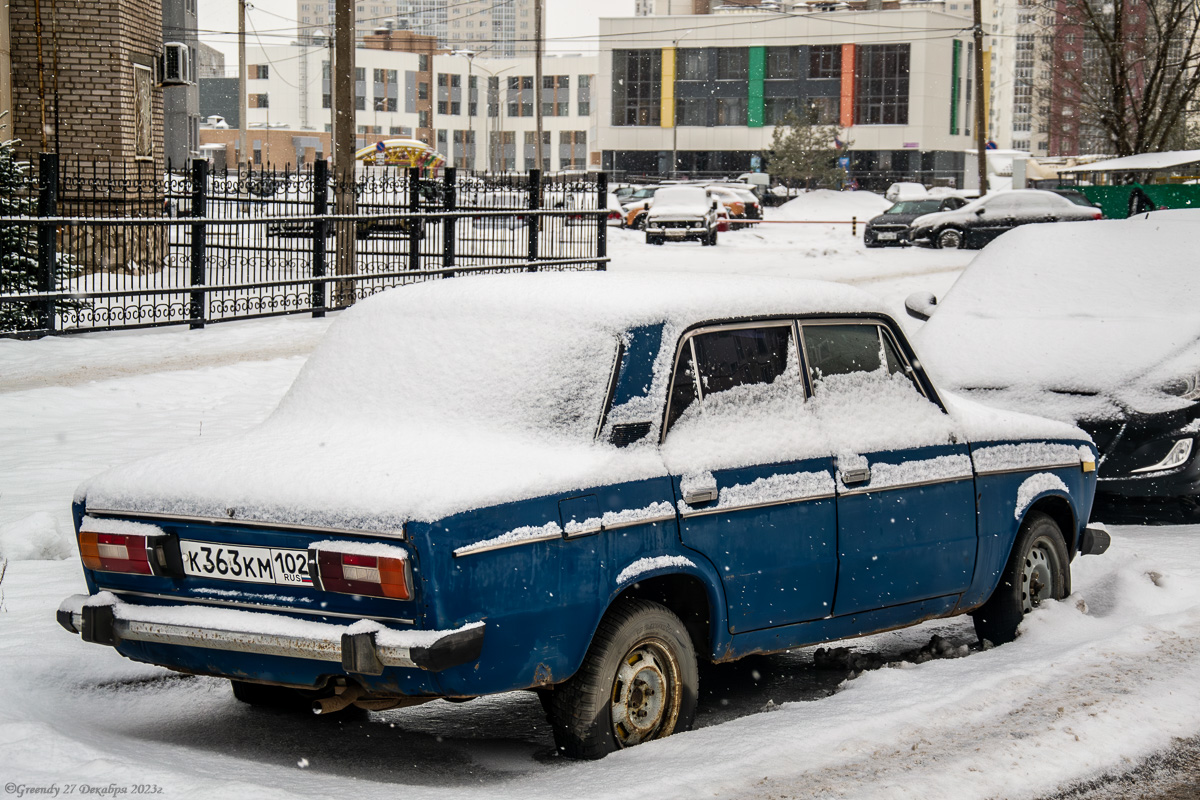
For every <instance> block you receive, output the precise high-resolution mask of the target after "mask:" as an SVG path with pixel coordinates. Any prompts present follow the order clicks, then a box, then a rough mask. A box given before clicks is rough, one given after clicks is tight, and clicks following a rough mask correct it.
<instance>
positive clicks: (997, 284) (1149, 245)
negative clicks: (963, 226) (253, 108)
mask: <svg viewBox="0 0 1200 800" xmlns="http://www.w3.org/2000/svg"><path fill="white" fill-rule="evenodd" d="M1195 230H1196V229H1195V226H1194V225H1192V224H1189V223H1188V222H1185V221H1184V220H1183V219H1174V220H1172V219H1169V218H1168V219H1164V220H1163V221H1161V222H1160V223H1159V224H1153V222H1152V221H1147V220H1112V221H1101V222H1094V223H1090V224H1088V225H1029V226H1024V227H1020V228H1017V229H1016V230H1013V231H1010V232H1008V233H1006V234H1004V236H1002V237H1001V238H999V239H997V240H996V241H995V242H994V243H992V244H991V245H989V246H988V247H987V248H986V249H985V250H984V251H983V252H982V253H980V255H979V256H977V257H976V259H975V260H974V261H973V262H972V263H971V265H970V266H968V267H967V269H966V270H965V271H964V272H963V274H962V275H961V276H960V277H959V279H958V281H957V282H956V283H955V284H954V286H953V287H951V289H950V291H949V292H948V293H947V294H946V296H945V298H944V299H943V300H942V301H941V302H940V303H939V305H938V307H937V311H936V312H935V313H934V314H933V316H932V318H931V319H930V320H929V322H928V323H926V325H925V326H924V327H923V328H922V329H921V331H920V332H919V334H918V337H917V341H918V343H919V346H920V351H921V355H922V358H923V361H924V363H925V365H926V367H927V368H928V369H929V371H930V372H931V374H932V375H933V376H934V378H935V379H936V380H937V381H938V382H939V383H940V384H941V385H943V386H947V387H955V388H972V389H1002V390H1009V391H1014V390H1015V391H1026V392H1029V393H1032V394H1038V393H1041V394H1058V395H1060V396H1061V395H1062V393H1079V394H1084V395H1087V394H1097V393H1098V394H1099V395H1102V396H1103V397H1104V398H1108V399H1110V400H1111V399H1116V400H1117V401H1119V402H1122V403H1125V404H1127V405H1132V406H1133V407H1136V408H1140V409H1142V410H1145V411H1154V410H1169V409H1170V408H1175V407H1179V406H1180V405H1182V404H1184V403H1185V401H1182V400H1179V399H1177V398H1173V397H1170V396H1167V395H1164V394H1162V393H1161V392H1158V391H1155V384H1156V383H1157V382H1158V380H1159V378H1160V377H1161V379H1162V380H1163V381H1166V380H1169V379H1170V378H1172V377H1176V378H1177V377H1181V376H1182V375H1183V374H1184V372H1186V371H1187V370H1190V371H1191V372H1190V373H1188V374H1194V373H1195V372H1196V371H1198V370H1200V350H1197V342H1198V341H1200V303H1198V302H1197V299H1198V298H1200V270H1197V269H1196V266H1195V250H1196V244H1195ZM1161 370H1167V371H1171V370H1176V371H1179V372H1180V374H1179V375H1174V374H1171V375H1167V374H1164V375H1162V376H1159V375H1158V372H1159V371H1161ZM1029 399H1030V398H1028V397H1027V398H1026V400H1029ZM1042 400H1043V402H1042V403H1032V404H1031V403H1030V402H1026V403H1024V404H1023V405H1024V406H1025V407H1027V408H1028V407H1039V408H1040V409H1041V410H1042V412H1043V413H1054V409H1052V408H1050V407H1048V406H1046V405H1045V404H1044V403H1045V402H1048V398H1042ZM1096 402H1106V401H1105V400H1097V401H1096ZM1074 405H1076V406H1078V405H1079V404H1078V403H1074ZM1056 416H1070V414H1056Z"/></svg>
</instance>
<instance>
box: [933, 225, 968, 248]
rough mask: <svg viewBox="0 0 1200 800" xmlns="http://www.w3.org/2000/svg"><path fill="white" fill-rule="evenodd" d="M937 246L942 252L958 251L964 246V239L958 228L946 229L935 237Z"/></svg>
mask: <svg viewBox="0 0 1200 800" xmlns="http://www.w3.org/2000/svg"><path fill="white" fill-rule="evenodd" d="M937 246H938V247H940V248H942V249H943V250H960V249H962V248H963V247H965V246H966V237H965V236H963V232H962V231H960V230H959V229H958V228H946V229H945V230H943V231H942V232H940V233H939V234H938V235H937Z"/></svg>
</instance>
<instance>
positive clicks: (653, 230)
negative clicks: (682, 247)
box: [643, 186, 721, 247]
mask: <svg viewBox="0 0 1200 800" xmlns="http://www.w3.org/2000/svg"><path fill="white" fill-rule="evenodd" d="M720 206H721V201H720V200H719V199H718V198H717V197H716V196H715V195H714V194H713V193H712V192H711V191H709V190H707V189H705V188H704V187H702V186H664V187H662V188H661V189H659V190H658V192H657V193H656V194H655V195H654V205H652V206H650V210H649V211H647V212H646V221H645V225H644V226H643V227H644V228H645V229H646V244H662V243H663V242H666V241H672V242H682V241H687V240H689V239H690V240H694V241H698V242H700V244H702V245H705V246H706V247H707V246H712V245H715V244H716V243H717V225H718V220H717V212H718V210H719V209H720Z"/></svg>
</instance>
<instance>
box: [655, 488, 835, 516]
mask: <svg viewBox="0 0 1200 800" xmlns="http://www.w3.org/2000/svg"><path fill="white" fill-rule="evenodd" d="M835 497H837V495H836V494H835V493H833V492H829V493H827V494H808V495H805V496H804V497H785V498H784V499H782V500H768V501H766V502H763V503H747V504H746V505H741V506H723V507H721V508H701V509H699V510H696V511H681V512H680V514H679V515H680V516H681V517H683V518H684V519H688V518H690V517H705V516H709V515H711V514H726V513H732V512H734V511H749V510H751V509H755V508H770V507H771V506H786V505H791V504H793V503H806V502H808V501H810V500H832V499H834V498H835Z"/></svg>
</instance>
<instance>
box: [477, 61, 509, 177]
mask: <svg viewBox="0 0 1200 800" xmlns="http://www.w3.org/2000/svg"><path fill="white" fill-rule="evenodd" d="M475 55H477V54H475V53H472V54H471V56H469V57H468V58H470V61H469V62H468V63H469V66H468V69H469V70H470V69H473V68H474V65H475V58H474V56H475ZM516 66H517V65H516V64H511V65H509V66H507V67H505V68H504V69H499V70H496V71H495V72H492V71H491V70H490V69H488V68H487V67H480V68H479V69H480V70H482V71H483V72H485V73H487V76H488V77H489V78H498V77H499V76H500V75H501V74H502V73H505V72H508V71H509V70H510V69H515V68H516ZM469 91H470V88H469V84H468V92H469ZM469 99H470V98H469V95H468V102H469ZM469 110H470V109H468V111H469ZM469 119H470V117H469V115H468V120H469ZM496 132H497V133H498V134H500V136H498V137H497V138H503V135H504V104H503V103H501V102H500V87H499V85H497V86H496ZM503 146H504V145H503V143H501V148H503ZM501 152H503V149H502V150H501ZM487 155H488V158H487V165H488V169H489V170H491V171H493V172H495V171H496V164H495V155H496V154H495V153H494V152H493V151H492V141H491V137H490V136H489V137H488V142H487Z"/></svg>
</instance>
